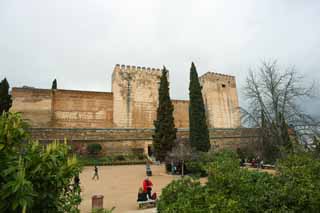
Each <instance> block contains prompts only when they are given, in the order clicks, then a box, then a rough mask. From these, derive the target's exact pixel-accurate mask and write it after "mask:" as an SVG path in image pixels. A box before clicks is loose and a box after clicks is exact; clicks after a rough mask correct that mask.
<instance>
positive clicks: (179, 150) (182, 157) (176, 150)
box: [167, 138, 192, 177]
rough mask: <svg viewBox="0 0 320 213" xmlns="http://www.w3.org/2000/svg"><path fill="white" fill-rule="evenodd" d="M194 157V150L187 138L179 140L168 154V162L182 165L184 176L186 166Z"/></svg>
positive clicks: (182, 174)
mask: <svg viewBox="0 0 320 213" xmlns="http://www.w3.org/2000/svg"><path fill="white" fill-rule="evenodd" d="M191 156H192V148H191V146H190V142H189V140H188V139H187V138H177V139H176V143H175V146H174V147H173V148H172V150H171V152H169V154H168V158H167V160H169V161H174V162H178V163H180V164H181V176H182V177H183V176H184V164H185V162H186V161H187V160H189V159H190V158H191Z"/></svg>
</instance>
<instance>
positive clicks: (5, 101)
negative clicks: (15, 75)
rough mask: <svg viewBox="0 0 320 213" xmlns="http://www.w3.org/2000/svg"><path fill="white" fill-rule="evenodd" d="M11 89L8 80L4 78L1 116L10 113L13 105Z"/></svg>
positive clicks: (0, 108) (0, 107)
mask: <svg viewBox="0 0 320 213" xmlns="http://www.w3.org/2000/svg"><path fill="white" fill-rule="evenodd" d="M9 88H10V86H9V83H8V81H7V79H6V78H4V79H3V80H2V81H1V82H0V115H1V114H2V113H3V112H8V111H9V109H10V107H11V105H12V100H11V95H10V94H9Z"/></svg>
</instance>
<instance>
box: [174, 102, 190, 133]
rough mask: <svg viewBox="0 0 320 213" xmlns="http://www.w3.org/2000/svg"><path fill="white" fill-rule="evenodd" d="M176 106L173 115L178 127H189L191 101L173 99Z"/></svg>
mask: <svg viewBox="0 0 320 213" xmlns="http://www.w3.org/2000/svg"><path fill="white" fill-rule="evenodd" d="M172 104H173V107H174V111H173V117H174V124H175V126H176V128H188V127H189V101H184V100H172Z"/></svg>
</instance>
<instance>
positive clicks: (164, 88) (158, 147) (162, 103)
mask: <svg viewBox="0 0 320 213" xmlns="http://www.w3.org/2000/svg"><path fill="white" fill-rule="evenodd" d="M167 74H168V71H167V70H166V68H165V67H163V69H162V75H161V78H160V87H159V97H158V100H159V105H158V109H157V120H155V121H154V127H155V132H154V135H153V136H152V138H153V147H154V154H155V157H156V159H157V160H160V161H164V160H165V158H166V156H167V154H168V152H170V151H171V149H172V147H173V146H174V141H175V139H176V133H177V129H176V128H175V125H174V118H173V105H172V102H171V99H170V95H169V82H168V79H167Z"/></svg>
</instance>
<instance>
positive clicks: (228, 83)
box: [200, 72, 240, 128]
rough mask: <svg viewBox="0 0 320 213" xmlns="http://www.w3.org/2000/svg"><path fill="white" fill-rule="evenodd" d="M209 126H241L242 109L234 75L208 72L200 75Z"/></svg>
mask: <svg viewBox="0 0 320 213" xmlns="http://www.w3.org/2000/svg"><path fill="white" fill-rule="evenodd" d="M200 83H201V85H202V95H203V99H204V103H205V107H206V115H207V119H208V124H209V128H238V127H240V110H239V103H238V95H237V88H236V81H235V77H234V76H228V75H223V74H218V73H210V72H208V73H206V74H204V75H202V76H201V77H200Z"/></svg>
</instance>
